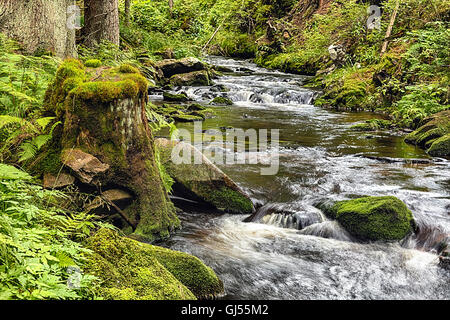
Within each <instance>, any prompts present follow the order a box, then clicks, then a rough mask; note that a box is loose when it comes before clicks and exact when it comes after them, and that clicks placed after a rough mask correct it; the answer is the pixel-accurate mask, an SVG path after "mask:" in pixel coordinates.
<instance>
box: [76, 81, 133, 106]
mask: <svg viewBox="0 0 450 320" xmlns="http://www.w3.org/2000/svg"><path fill="white" fill-rule="evenodd" d="M138 93H139V85H138V84H137V83H136V82H134V81H132V80H130V79H128V80H123V81H117V82H112V81H96V82H85V83H82V84H81V85H80V86H78V87H77V88H75V89H73V90H72V91H71V92H70V95H71V96H74V97H76V98H77V99H81V100H90V101H93V102H102V103H107V102H111V101H113V100H117V99H126V98H134V97H136V96H137V95H138Z"/></svg>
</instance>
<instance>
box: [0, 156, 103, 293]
mask: <svg viewBox="0 0 450 320" xmlns="http://www.w3.org/2000/svg"><path fill="white" fill-rule="evenodd" d="M64 198H65V195H64V194H63V193H61V192H57V191H48V190H43V189H42V188H41V187H40V186H37V185H35V184H33V183H32V182H31V177H30V176H29V175H28V174H26V173H25V172H23V171H20V170H18V169H16V168H14V167H12V166H9V165H5V164H0V297H1V299H33V300H34V299H91V298H94V297H95V296H94V295H93V293H92V290H91V289H92V288H94V287H95V283H96V282H95V281H96V279H95V278H94V277H93V276H90V275H87V274H81V275H80V278H79V279H78V280H79V287H78V288H77V287H73V288H71V287H70V286H68V280H69V277H70V274H69V273H68V267H78V268H82V267H83V265H84V263H85V258H84V255H85V254H87V253H89V252H90V251H89V250H87V249H85V248H83V247H82V246H81V245H80V244H79V243H78V242H76V241H75V240H78V241H79V240H80V239H83V238H85V237H86V236H87V235H88V234H89V233H90V230H91V229H92V228H93V227H94V223H93V222H92V216H87V215H78V214H69V213H65V212H64V211H62V210H61V209H59V208H58V207H57V206H54V205H49V204H50V203H54V202H55V199H60V201H62V200H63V199H64Z"/></svg>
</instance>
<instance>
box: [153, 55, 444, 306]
mask: <svg viewBox="0 0 450 320" xmlns="http://www.w3.org/2000/svg"><path fill="white" fill-rule="evenodd" d="M207 62H209V63H211V64H214V65H218V66H224V67H226V68H229V69H231V70H233V72H229V73H226V74H225V75H223V76H221V77H220V78H219V79H218V80H216V81H215V83H216V85H222V87H223V86H224V87H226V88H227V90H228V91H227V92H225V93H221V92H217V91H215V90H214V89H213V88H214V87H212V88H211V87H185V88H181V89H180V90H179V91H185V92H186V93H187V94H188V96H189V97H190V98H192V99H193V100H195V101H196V102H199V103H203V104H207V103H208V102H209V101H210V100H211V99H212V98H214V97H216V96H225V97H227V98H229V99H231V100H232V101H233V105H232V106H226V107H213V108H214V111H215V112H216V117H214V118H212V119H207V120H206V121H205V122H204V123H203V129H215V130H216V129H218V128H220V127H227V126H232V127H234V128H242V129H245V130H246V129H250V128H253V129H280V148H279V150H277V151H276V152H277V156H279V159H280V170H279V172H278V174H277V175H275V176H262V175H260V167H261V166H264V164H260V165H250V164H246V165H218V166H219V167H220V169H222V170H223V171H224V172H225V173H226V174H228V175H229V176H230V177H231V178H232V179H233V180H234V181H235V182H236V183H238V184H239V185H240V186H241V187H242V188H243V189H244V190H245V191H246V192H247V193H248V194H249V195H250V197H251V198H252V200H253V202H254V203H255V206H256V207H257V215H259V216H261V217H262V218H261V219H260V220H259V221H255V222H244V220H245V219H246V218H247V217H246V216H240V215H231V214H212V213H209V212H202V209H196V208H195V207H194V209H193V210H189V212H185V213H181V214H180V218H181V220H182V225H183V228H182V230H181V231H179V232H177V233H176V234H175V235H174V236H173V237H172V238H171V239H170V240H167V241H166V242H164V243H163V244H162V245H163V246H166V247H168V248H171V249H174V250H179V251H184V252H187V253H190V254H193V255H195V256H197V257H199V258H200V259H202V260H203V261H204V262H205V263H206V264H207V265H209V266H211V267H212V268H213V269H214V271H215V272H216V273H217V275H218V276H219V277H220V278H221V279H222V280H223V281H224V285H225V291H226V296H225V297H224V298H225V299H449V293H450V281H449V280H450V273H449V271H446V270H445V269H443V268H439V267H438V255H437V254H436V247H435V245H436V243H437V242H438V241H439V239H442V237H445V235H446V234H447V235H448V234H449V233H450V216H449V212H450V162H449V161H448V160H445V159H438V158H430V157H429V156H428V155H427V154H426V153H425V152H424V151H423V150H421V149H419V148H416V147H414V146H411V145H408V144H406V143H404V142H403V137H402V135H401V134H396V133H392V132H375V133H368V134H364V133H361V132H355V131H352V130H351V129H350V127H351V126H352V125H353V124H355V123H357V122H360V121H364V120H368V119H373V118H380V117H381V116H380V115H379V114H373V113H367V112H366V113H348V112H337V111H332V110H327V109H323V108H318V107H315V106H314V105H313V101H314V98H315V97H316V95H317V94H318V93H317V92H315V91H314V90H311V89H306V88H304V87H302V84H303V83H304V81H305V79H306V78H305V77H304V76H300V75H292V74H286V73H282V72H278V71H269V70H266V69H262V68H259V67H257V66H256V65H255V64H253V63H251V62H248V61H244V60H233V59H228V58H222V57H208V58H207ZM151 99H152V100H153V101H155V100H156V102H157V100H161V99H162V97H160V96H159V95H157V94H155V95H153V96H151ZM230 110H233V112H230ZM178 127H179V128H185V129H189V130H193V124H192V123H190V124H179V125H178ZM203 147H204V148H220V147H221V146H218V145H217V144H214V143H210V144H209V145H204V146H203ZM227 152H232V151H231V150H230V149H227ZM273 152H275V151H273V150H269V151H268V152H267V155H266V156H267V158H268V159H270V157H273V156H274V154H273ZM363 195H373V196H382V195H393V196H396V197H398V198H399V199H401V200H403V201H404V202H405V203H406V204H407V206H408V207H409V208H410V209H411V210H412V212H413V214H414V217H415V220H416V222H417V224H418V226H419V229H420V230H421V231H420V232H419V234H417V235H411V236H409V237H408V238H407V239H405V240H403V241H402V242H396V243H369V244H367V243H361V242H358V241H357V240H355V239H354V238H352V236H351V235H349V234H348V233H347V232H346V231H345V230H344V229H342V228H341V227H340V226H339V225H338V224H337V222H333V221H331V220H328V219H327V218H326V217H325V216H324V215H323V214H322V213H321V212H320V210H318V209H316V208H315V207H314V204H315V203H317V202H318V201H321V200H322V199H331V200H344V199H349V198H354V197H355V196H363ZM286 212H288V213H289V214H286ZM425 238H426V239H427V240H424V239H425Z"/></svg>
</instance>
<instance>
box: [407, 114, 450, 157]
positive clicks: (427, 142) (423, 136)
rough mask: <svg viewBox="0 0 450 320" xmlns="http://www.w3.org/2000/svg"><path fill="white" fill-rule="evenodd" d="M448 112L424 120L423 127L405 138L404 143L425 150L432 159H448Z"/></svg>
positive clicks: (449, 148) (449, 130) (449, 120)
mask: <svg viewBox="0 0 450 320" xmlns="http://www.w3.org/2000/svg"><path fill="white" fill-rule="evenodd" d="M449 135H450V110H446V111H442V112H439V113H436V114H435V115H433V116H431V117H428V118H426V119H425V120H424V121H423V125H422V126H421V127H420V128H418V129H417V130H415V131H413V132H411V133H410V134H408V135H407V136H406V137H405V142H407V143H410V144H414V145H417V146H419V147H421V148H424V149H425V150H427V152H428V154H429V155H431V156H433V157H449V156H450V146H449V143H450V142H449Z"/></svg>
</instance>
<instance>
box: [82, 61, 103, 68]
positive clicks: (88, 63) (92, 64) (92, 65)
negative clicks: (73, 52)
mask: <svg viewBox="0 0 450 320" xmlns="http://www.w3.org/2000/svg"><path fill="white" fill-rule="evenodd" d="M84 65H85V66H86V67H89V68H98V67H101V66H102V62H101V61H100V60H98V59H89V60H87V61H86V62H85V63H84Z"/></svg>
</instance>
